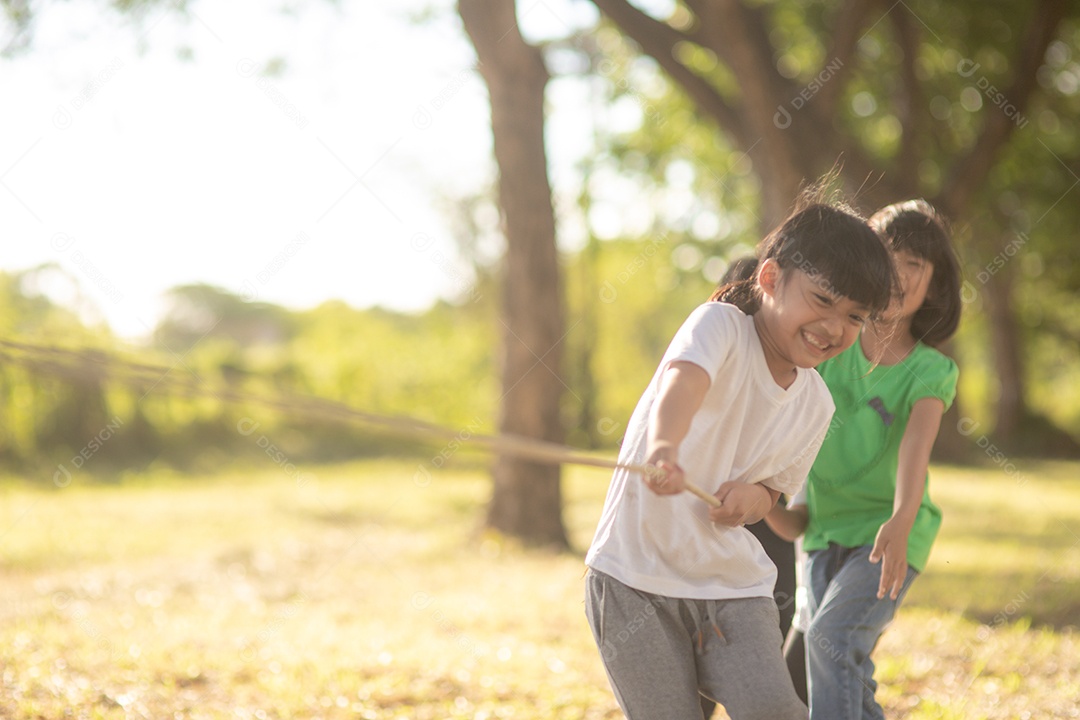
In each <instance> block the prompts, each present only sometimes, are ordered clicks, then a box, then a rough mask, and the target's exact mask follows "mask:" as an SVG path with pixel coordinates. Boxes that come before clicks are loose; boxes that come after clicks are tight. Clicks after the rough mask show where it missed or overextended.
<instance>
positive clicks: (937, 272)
mask: <svg viewBox="0 0 1080 720" xmlns="http://www.w3.org/2000/svg"><path fill="white" fill-rule="evenodd" d="M870 224H871V225H872V226H873V227H874V228H875V229H876V230H877V231H878V232H879V234H881V236H882V237H883V239H884V240H885V241H886V242H887V243H888V244H889V246H890V248H891V249H892V252H893V255H894V258H895V261H896V265H897V270H898V273H899V275H900V280H901V288H902V291H903V297H902V300H901V301H899V302H898V303H897V304H896V306H894V310H893V316H892V318H891V322H889V323H887V324H885V325H883V326H881V327H873V326H868V327H867V328H866V329H865V330H864V331H863V333H862V336H861V338H860V342H856V343H855V344H854V345H853V346H852V347H851V349H850V350H847V351H846V352H844V353H842V354H840V355H839V356H838V357H836V358H835V359H833V360H830V361H828V362H826V363H823V364H822V365H821V366H819V368H818V371H819V372H820V373H821V376H822V377H823V378H824V379H825V382H826V384H827V385H828V386H829V390H830V391H831V392H832V395H833V400H834V401H835V403H836V415H835V417H834V419H833V427H834V430H833V431H832V432H831V433H830V434H829V436H828V437H827V438H826V440H825V442H824V444H823V445H822V448H821V452H820V453H819V455H818V457H817V460H815V462H814V466H813V469H812V470H811V471H810V479H809V481H808V484H807V493H806V497H807V505H805V506H802V507H793V508H792V509H791V510H788V511H785V510H783V509H782V508H777V509H775V510H774V511H773V512H772V513H770V516H769V522H770V524H771V525H772V526H773V527H774V529H775V530H776V531H777V532H778V534H780V535H782V536H787V537H791V536H792V535H797V534H798V533H799V532H800V531H801V530H802V529H803V528H804V527H805V528H806V533H805V536H804V538H803V547H804V548H805V549H806V550H807V551H808V552H809V560H808V562H807V566H806V570H807V572H806V574H805V579H806V581H807V583H808V586H809V615H810V625H809V628H808V629H807V631H806V643H805V645H806V662H807V669H808V673H809V699H810V717H811V718H812V719H813V720H818V719H822V720H835V719H836V718H867V719H869V718H883V717H884V715H883V713H882V710H881V707H880V706H879V705H878V704H877V702H876V700H875V699H874V690H875V689H876V687H877V683H876V682H875V681H874V679H873V672H874V664H873V662H872V661H871V660H870V654H871V651H872V650H873V648H874V646H875V645H876V643H877V641H878V639H879V638H880V637H881V634H882V632H883V631H884V628H885V626H886V625H887V624H888V623H889V622H890V621H891V620H892V618H893V615H894V614H895V612H896V609H897V607H898V606H899V604H900V602H901V601H902V600H903V597H904V595H905V593H906V592H907V590H908V587H910V585H911V582H912V580H913V579H914V578H915V576H916V575H918V573H919V572H921V571H922V569H923V567H924V566H925V564H926V561H927V557H928V556H929V553H930V546H931V544H932V543H933V541H934V538H935V536H936V535H937V531H938V528H939V526H940V524H941V512H940V510H938V508H937V506H936V505H934V503H933V502H932V501H931V500H930V497H929V495H928V494H927V492H926V488H927V486H928V482H929V479H928V473H927V467H928V465H929V462H930V450H931V448H932V447H933V444H934V439H935V438H936V437H937V432H938V427H939V425H940V423H941V416H942V414H943V413H944V412H945V410H946V409H947V408H948V406H949V405H950V404H951V403H952V400H953V397H954V395H955V393H956V379H957V369H956V364H955V363H954V362H953V361H952V360H950V359H949V358H948V357H946V356H944V355H942V354H941V353H940V352H938V351H937V350H935V349H934V346H936V345H938V344H940V343H942V342H944V341H945V340H947V339H948V338H950V337H951V336H952V334H953V333H954V332H955V331H956V327H957V325H958V324H959V320H960V307H961V302H960V272H959V264H958V262H957V260H956V255H955V252H954V251H953V248H952V245H951V243H950V241H949V235H948V232H947V230H946V228H945V225H944V223H943V222H942V221H941V219H940V218H939V217H938V215H937V213H936V212H935V211H934V209H933V208H932V207H931V206H930V205H928V204H927V203H925V202H923V201H921V200H917V201H908V202H904V203H897V204H895V205H890V206H888V207H886V208H883V209H881V210H879V211H878V212H877V213H875V214H874V216H873V217H872V218H871V219H870ZM807 516H808V519H809V525H808V526H807V524H806V523H807ZM878 562H880V563H881V567H880V569H878V568H877V567H876V566H875V565H874V563H878ZM886 596H887V597H886ZM796 640H797V638H796V637H794V635H793V636H792V637H789V645H793V644H794V641H796Z"/></svg>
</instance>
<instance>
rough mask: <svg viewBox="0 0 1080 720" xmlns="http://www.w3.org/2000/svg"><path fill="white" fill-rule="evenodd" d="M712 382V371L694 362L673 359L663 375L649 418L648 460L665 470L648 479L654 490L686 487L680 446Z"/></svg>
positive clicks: (673, 490)
mask: <svg viewBox="0 0 1080 720" xmlns="http://www.w3.org/2000/svg"><path fill="white" fill-rule="evenodd" d="M709 385H711V381H710V380H709V374H708V373H707V372H705V369H704V368H702V367H701V366H699V365H695V364H694V363H691V362H683V361H679V362H673V363H671V365H669V366H668V367H667V369H665V370H664V373H663V375H661V377H660V390H659V392H658V394H657V397H656V402H655V403H654V404H653V407H652V414H651V416H650V417H649V433H648V438H647V444H646V462H647V463H648V464H650V465H655V466H656V467H657V469H659V470H661V471H662V472H661V473H660V474H657V475H654V476H648V477H646V478H645V482H646V484H647V485H648V486H649V488H650V489H652V490H653V492H656V493H657V494H660V495H674V494H676V493H680V492H682V491H683V489H684V488H685V477H684V476H683V471H682V468H681V467H679V445H680V444H681V443H682V441H683V438H685V437H686V433H687V432H688V431H689V430H690V422H691V421H692V420H693V419H694V414H695V413H697V411H698V408H700V407H701V402H702V400H704V399H705V393H706V392H708V390H709Z"/></svg>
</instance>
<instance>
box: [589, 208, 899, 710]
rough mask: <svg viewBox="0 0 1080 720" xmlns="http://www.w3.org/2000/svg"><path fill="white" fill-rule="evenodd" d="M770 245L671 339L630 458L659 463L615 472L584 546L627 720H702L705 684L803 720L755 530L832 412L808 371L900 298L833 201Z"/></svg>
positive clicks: (625, 451)
mask: <svg viewBox="0 0 1080 720" xmlns="http://www.w3.org/2000/svg"><path fill="white" fill-rule="evenodd" d="M759 257H760V265H759V267H758V270H757V273H756V275H755V276H754V278H752V279H750V280H747V281H744V282H741V283H736V284H734V285H731V286H727V287H725V288H721V290H720V291H718V292H717V293H716V294H714V296H713V298H712V299H714V300H716V299H719V300H721V301H722V302H709V303H706V304H704V305H702V306H700V307H698V308H697V309H696V310H695V311H694V312H693V313H691V315H690V317H689V318H688V319H687V320H686V322H685V323H684V324H683V326H682V328H680V330H679V331H678V333H677V334H676V335H675V338H674V340H673V341H672V343H671V345H670V346H669V347H668V350H667V352H666V353H665V355H664V358H663V360H662V361H661V363H660V366H659V367H658V369H657V371H656V373H655V375H654V376H653V379H652V382H651V383H650V384H649V387H648V388H647V389H646V391H645V393H644V395H642V397H641V400H640V401H639V402H638V405H637V408H636V409H635V410H634V413H633V416H632V417H631V419H630V423H629V425H628V428H627V433H626V437H625V440H624V442H623V445H622V450H621V452H620V455H619V459H620V462H621V463H622V464H624V465H639V466H640V465H642V464H649V465H652V466H654V467H655V468H656V470H657V472H656V473H650V474H648V475H646V476H644V477H641V476H639V475H638V474H634V473H631V472H629V471H625V470H619V471H616V472H615V474H614V476H613V478H612V483H611V487H610V488H609V490H608V496H607V501H606V503H605V506H604V513H603V517H602V518H601V520H600V523H599V526H598V527H597V531H596V536H595V538H594V539H593V543H592V547H591V548H590V550H589V553H588V556H587V558H586V564H587V565H588V566H589V572H588V576H587V579H586V614H587V616H588V618H589V624H590V626H591V628H592V631H593V635H594V638H595V640H596V643H597V645H598V646H599V648H600V654H601V658H602V660H603V662H604V667H605V669H606V671H607V673H608V678H609V680H610V681H611V685H612V688H613V689H614V692H615V696H616V699H617V700H618V702H619V705H620V706H621V707H622V709H623V712H625V713H626V715H627V717H629V718H631V720H647V719H649V718H657V719H658V720H659V719H663V720H670V719H671V718H679V719H680V720H682V719H684V718H700V717H701V705H700V703H699V699H698V698H699V692H700V693H701V694H703V695H705V696H707V697H709V698H712V699H714V700H716V701H718V702H720V703H722V704H723V705H724V707H725V709H726V710H727V712H728V714H729V715H730V716H731V717H732V718H733V719H734V720H744V719H749V718H763V719H764V718H768V719H769V720H784V719H786V718H805V717H806V708H805V706H804V705H803V704H802V703H801V702H800V701H799V699H798V698H797V697H796V695H795V692H794V690H793V688H792V686H791V680H790V678H789V677H788V672H787V669H786V667H785V665H784V661H783V657H782V656H781V653H780V646H781V642H782V638H781V636H780V632H779V616H778V614H777V607H776V603H775V602H774V601H773V598H772V592H773V585H774V583H775V581H776V568H775V566H773V564H772V563H771V562H770V561H769V559H768V557H767V556H766V554H765V552H764V551H763V550H762V548H761V545H760V544H759V543H758V542H757V540H756V539H754V537H753V536H752V535H751V534H750V532H749V531H748V530H746V529H745V528H744V527H743V526H744V525H745V524H747V523H753V522H756V521H758V520H760V519H761V518H762V517H764V515H765V513H766V512H767V511H768V510H769V508H771V507H772V506H773V505H774V504H775V502H776V500H777V498H778V497H779V495H780V493H781V492H787V493H795V492H796V491H797V490H798V489H799V488H800V487H801V486H802V484H803V481H804V479H805V477H806V474H807V471H808V469H809V467H810V464H811V462H812V460H813V458H814V456H815V454H816V452H817V449H818V447H819V446H820V444H821V441H822V439H823V438H824V435H825V431H826V429H827V428H828V424H829V419H830V417H831V415H832V411H833V404H832V401H831V399H830V397H829V393H828V390H827V389H826V387H825V385H824V383H823V382H822V381H821V378H820V377H819V376H818V375H817V373H815V372H813V371H811V370H809V368H813V367H814V366H816V365H817V364H818V363H820V362H822V361H823V360H825V359H827V358H829V357H834V356H836V355H837V354H839V353H840V352H841V351H843V350H844V349H846V348H847V347H849V346H850V345H851V344H852V343H853V342H854V341H855V338H856V337H857V336H858V333H859V330H860V329H861V327H862V325H863V322H864V321H865V320H866V319H867V318H868V317H871V316H874V315H876V314H878V313H880V312H882V311H883V310H885V309H886V308H887V307H888V304H889V301H890V298H891V295H892V291H893V283H894V278H895V272H894V270H893V265H892V261H891V258H890V256H889V253H888V250H887V249H886V248H885V247H884V245H883V244H882V242H881V240H880V238H879V237H878V236H877V235H876V234H875V233H874V232H873V231H872V230H871V229H870V228H869V227H868V226H867V225H866V223H865V222H864V221H863V220H862V219H860V218H859V217H857V216H855V215H854V214H852V213H850V212H848V211H845V210H841V209H838V208H835V207H831V206H828V205H824V204H820V203H818V204H812V205H810V206H809V207H806V208H805V209H802V210H800V211H798V212H796V213H795V214H794V215H792V217H790V218H789V219H788V220H787V221H786V222H785V223H784V224H783V225H782V226H781V227H779V228H778V229H776V230H774V231H773V232H772V233H771V234H770V235H769V236H768V237H767V238H766V239H765V240H764V241H763V243H762V249H761V252H760V256H759ZM728 302H733V303H735V304H728ZM686 481H691V482H693V483H694V484H696V485H699V486H701V487H702V488H703V489H704V490H705V491H706V492H708V493H714V494H715V497H717V498H718V499H719V500H720V501H721V502H722V506H721V507H719V508H713V509H710V508H709V507H708V506H707V505H706V504H705V503H703V502H702V501H700V500H698V499H696V498H694V497H693V496H691V495H690V494H688V493H682V492H681V491H682V490H683V489H684V487H685V484H686ZM646 488H647V489H648V490H649V492H646V491H645V489H646Z"/></svg>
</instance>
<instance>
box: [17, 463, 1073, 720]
mask: <svg viewBox="0 0 1080 720" xmlns="http://www.w3.org/2000/svg"><path fill="white" fill-rule="evenodd" d="M415 470H416V463H415V461H405V460H402V461H390V460H380V461H370V462H363V463H355V464H348V465H339V466H332V467H322V468H305V471H304V474H303V475H301V476H300V480H299V481H298V479H297V478H296V477H295V476H290V475H288V474H286V473H285V472H284V471H283V470H281V469H279V468H277V467H275V466H274V465H273V464H272V463H267V464H266V465H264V466H262V467H260V468H254V469H246V470H240V469H236V470H230V469H223V470H221V471H220V472H218V473H216V474H214V475H212V476H203V477H184V476H177V475H172V474H168V473H164V472H155V473H151V474H149V475H145V476H131V477H126V478H122V479H120V480H119V481H118V482H115V483H111V484H108V485H102V484H94V483H92V482H89V481H88V480H87V479H86V478H84V477H81V476H76V477H75V478H74V480H73V482H72V484H71V485H70V486H69V487H67V488H64V489H62V490H59V489H50V490H45V489H41V488H39V487H35V486H32V485H29V484H26V483H23V482H21V481H20V480H19V479H17V478H11V479H7V480H6V482H5V483H4V484H3V485H0V717H4V718H17V719H20V720H21V719H27V720H29V719H31V718H34V719H36V718H60V717H72V718H132V717H147V718H177V719H179V718H380V719H382V718H410V719H423V718H432V719H435V718H438V719H440V720H441V719H443V718H470V719H474V720H476V719H482V718H566V719H570V718H582V719H584V718H619V717H621V713H620V712H619V711H618V708H617V707H616V705H615V703H614V701H613V699H612V696H611V692H610V691H609V689H608V686H607V681H606V678H605V677H604V673H603V669H602V667H601V665H600V662H599V658H598V655H597V652H596V649H595V647H594V645H593V642H592V639H591V636H590V633H589V630H588V626H587V624H586V623H585V619H584V612H583V608H582V587H583V583H582V571H583V565H582V558H581V556H580V555H579V554H574V553H567V554H562V555H553V554H550V553H542V552H537V551H530V550H527V549H523V548H520V547H517V546H515V545H514V544H513V543H511V542H507V541H506V540H505V539H503V538H499V537H496V536H492V535H487V534H484V533H483V532H481V531H480V530H479V528H478V525H477V519H478V518H479V517H480V516H481V512H480V511H481V509H482V507H483V503H484V501H485V500H486V498H487V495H488V493H489V486H488V481H487V480H486V478H485V476H484V474H483V473H482V472H480V471H477V470H473V469H470V468H467V467H457V468H453V469H447V470H443V471H440V472H438V473H436V474H434V475H433V477H432V483H431V484H430V485H426V486H421V485H418V484H417V483H415V482H414V481H413V478H414V473H415ZM1078 470H1080V464H1076V463H1073V464H1068V463H1059V464H1038V465H1032V466H1031V467H1028V468H1025V476H1024V477H1022V478H1018V477H1017V476H1016V475H1015V474H1013V475H1007V474H1005V473H1003V472H1001V471H997V470H995V469H990V470H978V471H977V470H970V469H959V468H936V469H935V472H934V480H933V483H934V485H933V492H934V496H935V499H936V500H937V501H938V502H939V504H940V505H942V507H943V510H944V512H945V515H946V524H945V526H944V528H943V531H942V536H941V538H940V540H939V543H938V545H937V546H936V547H935V550H934V554H933V556H932V558H931V563H930V567H929V568H928V571H927V572H926V573H925V575H924V576H923V577H921V578H920V579H919V580H918V581H917V582H916V584H915V586H914V587H913V589H912V591H911V594H910V596H909V600H908V603H907V604H906V605H905V608H904V609H903V610H902V611H901V616H900V617H899V618H898V620H897V621H896V623H895V624H894V626H893V627H892V628H891V629H890V630H889V632H888V633H887V634H886V636H885V637H884V638H883V640H882V643H881V645H880V646H879V648H878V650H877V653H876V658H877V662H878V667H879V673H878V675H879V679H880V680H881V685H882V686H881V689H880V690H879V697H880V698H881V699H882V700H883V702H884V704H885V706H886V710H887V713H888V714H889V716H890V717H894V716H895V717H908V718H914V719H916V720H921V719H929V718H939V719H945V718H965V719H968V718H974V719H979V718H986V719H990V718H994V719H997V718H1026V717H1030V718H1044V717H1080V713H1078V711H1077V710H1076V709H1075V708H1074V707H1073V703H1072V698H1075V697H1077V696H1080V652H1078V650H1080V648H1078V647H1077V646H1078V644H1080V643H1078V642H1077V636H1076V634H1075V632H1074V631H1073V629H1071V628H1070V627H1069V626H1068V624H1069V621H1070V619H1073V618H1075V617H1076V613H1075V611H1076V609H1077V607H1078V605H1080V592H1078V591H1077V589H1076V588H1077V582H1076V581H1077V575H1078V573H1080V570H1078V568H1080V546H1078V545H1077V542H1076V533H1077V532H1080V489H1078V488H1076V487H1075V486H1074V485H1073V484H1072V483H1071V482H1070V480H1071V479H1072V478H1075V477H1076V475H1077V471H1078ZM606 487H607V477H606V474H605V473H604V472H602V471H594V470H589V469H581V468H571V469H568V471H567V476H566V498H567V501H566V521H567V525H568V527H569V529H570V533H571V536H572V542H573V543H574V546H575V547H577V548H584V547H586V546H587V544H588V542H589V539H590V537H591V533H592V530H593V528H594V526H595V523H596V520H597V518H598V517H599V511H600V507H601V505H602V502H603V496H604V493H605V491H606ZM1073 621H1074V620H1073ZM1070 713H1072V714H1071V715H1070Z"/></svg>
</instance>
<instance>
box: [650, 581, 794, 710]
mask: <svg viewBox="0 0 1080 720" xmlns="http://www.w3.org/2000/svg"><path fill="white" fill-rule="evenodd" d="M686 602H688V603H691V602H692V603H697V604H698V608H699V610H698V614H699V615H701V616H702V619H701V622H700V626H701V629H702V630H703V633H702V636H701V639H702V647H701V652H699V653H698V654H697V656H696V657H697V672H698V677H699V679H700V682H701V690H702V692H703V693H704V694H706V695H708V696H709V697H712V698H715V699H716V700H718V701H719V702H720V703H721V704H722V705H723V706H724V709H725V710H726V711H727V713H728V715H729V716H730V717H731V718H732V720H806V717H807V711H806V706H805V705H804V704H803V703H802V702H800V701H799V698H798V696H797V695H796V694H795V688H794V687H793V686H792V684H791V676H790V675H789V674H788V670H787V666H786V665H785V664H784V656H783V655H782V654H781V652H780V647H781V645H782V644H783V637H782V636H781V635H780V624H779V611H778V610H777V607H776V603H775V602H774V601H773V599H772V598H742V599H739V600H715V601H705V600H691V601H686ZM714 626H715V629H714ZM670 717H672V718H674V717H677V716H675V715H671V716H670Z"/></svg>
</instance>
